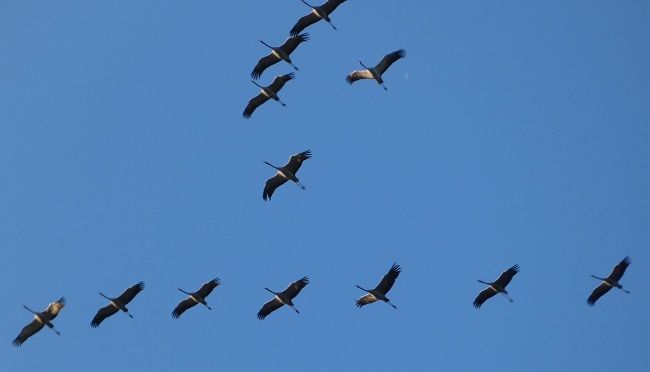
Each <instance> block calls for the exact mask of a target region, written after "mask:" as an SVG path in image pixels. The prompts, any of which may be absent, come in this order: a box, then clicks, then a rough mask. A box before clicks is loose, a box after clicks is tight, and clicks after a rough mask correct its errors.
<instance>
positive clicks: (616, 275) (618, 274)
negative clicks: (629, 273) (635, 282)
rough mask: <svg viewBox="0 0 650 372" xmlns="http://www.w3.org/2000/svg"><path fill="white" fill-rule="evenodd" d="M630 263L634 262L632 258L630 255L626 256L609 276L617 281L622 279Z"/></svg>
mask: <svg viewBox="0 0 650 372" xmlns="http://www.w3.org/2000/svg"><path fill="white" fill-rule="evenodd" d="M630 263H632V260H630V256H625V258H624V259H623V261H621V262H619V264H618V265H616V266H614V270H612V273H611V274H609V277H608V278H610V279H614V280H616V281H617V282H618V281H619V280H621V278H622V277H623V274H625V269H627V267H628V266H630Z"/></svg>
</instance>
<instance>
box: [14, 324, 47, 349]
mask: <svg viewBox="0 0 650 372" xmlns="http://www.w3.org/2000/svg"><path fill="white" fill-rule="evenodd" d="M42 328H43V323H41V322H39V321H38V320H36V319H34V320H32V322H31V323H29V324H28V325H26V326H25V328H23V330H22V331H20V334H19V335H18V337H16V338H15V339H14V340H13V341H12V342H11V343H12V344H13V345H14V346H15V347H19V346H20V345H22V344H23V342H25V340H27V339H28V338H30V337H32V336H33V335H34V334H35V333H36V332H38V331H40V330H41V329H42Z"/></svg>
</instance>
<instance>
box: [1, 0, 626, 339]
mask: <svg viewBox="0 0 650 372" xmlns="http://www.w3.org/2000/svg"><path fill="white" fill-rule="evenodd" d="M300 1H302V2H303V3H305V4H306V5H308V6H309V7H311V8H312V11H311V12H310V13H309V14H307V15H306V16H304V17H301V18H300V19H299V20H298V22H297V23H296V24H295V25H294V26H293V28H292V29H291V31H290V32H289V33H290V37H289V38H287V40H286V41H285V42H284V44H282V45H281V46H279V47H273V46H270V45H268V44H267V43H265V42H264V41H261V40H260V42H261V43H262V44H264V45H265V46H267V47H269V48H270V49H271V53H270V54H268V55H267V56H265V57H262V58H261V59H260V60H259V61H258V63H257V65H256V66H255V68H254V69H253V71H252V73H251V77H252V78H253V79H254V80H251V81H252V82H253V84H255V85H257V86H258V87H259V88H260V89H261V92H260V93H259V94H258V95H257V96H255V97H253V98H252V99H251V100H250V101H249V102H248V105H247V106H246V108H245V109H244V112H243V117H244V118H250V117H251V115H252V114H253V112H254V111H255V109H256V108H257V107H259V106H260V105H262V104H263V103H265V102H266V101H268V100H269V99H273V100H275V101H278V102H279V103H281V104H282V105H283V106H286V105H285V103H283V102H282V101H280V98H279V97H278V92H279V91H280V89H282V87H283V86H284V84H285V83H287V82H288V81H290V80H292V79H293V78H294V77H295V74H294V73H293V72H292V73H289V74H285V75H280V76H276V77H275V79H274V80H273V82H272V83H271V84H270V85H268V86H266V87H263V86H260V85H259V84H257V82H255V80H256V79H259V78H260V77H261V76H262V73H263V72H264V71H265V70H266V69H267V68H268V67H270V66H272V65H274V64H276V63H278V62H280V61H285V62H287V63H288V64H289V65H291V66H292V67H293V68H294V69H295V70H296V71H298V67H296V66H295V65H294V64H293V62H292V61H291V58H290V55H291V53H292V52H293V51H294V50H295V49H296V48H297V47H298V45H300V44H301V43H303V42H306V41H309V34H308V33H301V32H302V31H303V30H304V29H305V28H307V27H308V26H310V25H312V24H314V23H316V22H318V21H320V20H324V21H326V22H327V23H328V24H330V26H332V28H333V29H335V30H336V27H335V26H334V25H333V24H332V22H331V20H330V18H329V15H330V14H331V13H332V12H333V11H334V10H335V9H336V8H337V7H338V6H339V5H341V4H342V3H344V2H345V1H346V0H328V1H326V2H325V3H324V4H322V5H321V6H312V5H309V4H308V3H307V2H305V1H304V0H300ZM405 55H406V52H405V51H404V50H403V49H400V50H398V51H395V52H392V53H389V54H387V55H386V56H384V57H383V58H382V60H381V61H380V62H379V63H378V64H377V65H376V66H374V67H367V66H365V65H364V64H363V63H362V62H361V61H359V63H360V64H361V65H362V66H363V67H364V70H355V71H353V72H351V73H350V74H349V75H348V76H347V77H346V81H347V82H348V83H349V84H352V83H353V82H355V81H357V80H360V79H374V80H376V81H377V83H378V84H379V85H381V86H382V87H383V88H384V89H385V90H387V88H386V86H385V85H384V82H383V80H382V75H383V74H384V72H386V70H387V69H388V68H389V67H390V66H391V65H392V64H393V63H394V62H395V61H397V60H399V59H401V58H404V57H405ZM309 158H311V151H309V150H307V151H304V152H301V153H298V154H294V155H291V157H290V158H289V161H288V162H287V163H286V164H285V165H284V166H282V167H276V166H274V165H272V164H271V163H269V162H266V161H265V162H264V163H265V164H268V165H269V166H271V167H273V168H274V169H276V170H277V173H276V174H275V176H273V177H271V178H269V179H268V180H267V181H266V184H265V186H264V192H263V195H262V197H263V199H264V200H270V199H271V197H272V196H273V193H274V191H275V189H277V188H278V187H280V186H281V185H283V184H284V183H286V182H287V181H289V180H290V181H293V182H294V183H295V184H296V185H298V186H299V187H300V188H302V189H303V190H304V189H305V186H303V185H302V184H301V183H300V181H299V180H298V178H297V177H296V173H297V172H298V169H300V167H301V165H302V163H303V162H304V161H305V160H307V159H309ZM630 263H631V260H630V258H629V257H625V258H624V259H623V260H622V261H621V262H620V263H618V264H617V265H616V266H615V267H614V269H613V271H612V272H611V274H610V275H609V276H608V277H606V278H600V277H597V276H594V275H592V276H593V277H594V278H596V279H599V280H602V283H601V284H600V285H599V286H598V287H596V288H595V289H594V290H593V292H592V293H591V295H590V296H589V298H588V299H587V304H588V305H589V306H593V305H595V303H596V301H597V300H598V299H599V298H600V297H602V296H603V295H604V294H606V293H607V292H608V291H609V290H610V289H611V288H614V287H616V288H619V289H621V290H623V291H625V292H626V293H629V292H628V291H627V290H625V289H623V287H622V286H621V284H620V283H619V281H620V280H621V278H622V277H623V274H624V273H625V270H626V269H627V267H628V266H629V265H630ZM519 269H520V268H519V265H514V266H512V267H510V268H509V269H507V270H505V271H503V272H502V273H501V275H500V276H499V277H498V278H497V279H496V280H495V281H493V282H484V281H481V280H479V282H480V283H483V284H486V285H487V287H486V288H485V289H484V290H482V291H481V292H480V293H479V294H478V295H477V296H476V299H475V300H474V302H473V306H474V307H475V308H480V307H481V306H482V305H483V304H484V303H485V301H487V300H488V299H490V298H491V297H493V296H495V295H497V294H498V293H501V294H502V295H503V296H505V297H506V298H507V299H508V301H510V302H513V300H512V299H511V298H510V297H509V296H508V292H507V291H506V286H507V285H508V284H509V283H510V281H511V280H512V278H513V277H514V276H515V275H516V274H517V273H518V272H519ZM400 272H401V268H400V266H399V265H397V264H396V263H395V264H393V265H392V267H391V268H390V270H389V271H388V273H386V275H384V276H383V278H382V279H381V281H380V282H379V284H377V286H376V287H375V288H374V289H364V288H362V287H361V286H358V285H357V286H356V287H357V288H359V289H361V290H363V291H364V292H366V294H365V295H363V296H361V297H360V298H359V299H357V300H356V305H357V306H358V307H360V308H361V307H363V306H365V305H368V304H371V303H374V302H377V301H383V302H386V303H387V304H389V305H390V306H392V307H393V308H395V309H396V308H397V307H396V306H395V305H393V304H392V303H391V302H390V300H389V299H388V298H387V297H386V294H387V293H388V292H389V291H390V290H391V288H392V287H393V285H394V284H395V280H396V279H397V278H398V276H399V274H400ZM220 284H221V281H220V279H219V278H215V279H212V280H210V281H208V282H206V283H204V284H203V285H202V286H201V288H199V289H198V290H197V291H196V292H191V293H190V292H186V291H184V290H182V289H180V288H178V290H179V291H181V292H183V293H185V294H187V295H188V297H187V298H186V299H184V300H182V301H181V302H179V304H178V305H177V306H176V308H174V310H173V311H172V313H171V315H172V317H173V318H175V319H178V318H179V317H180V316H181V315H182V314H183V313H184V312H185V311H187V310H188V309H190V308H192V307H194V306H195V305H197V304H202V305H203V306H205V307H207V308H208V309H209V310H212V308H211V307H210V306H208V304H207V301H206V298H207V297H208V296H209V295H210V294H211V293H212V291H213V290H214V289H215V288H216V287H217V286H219V285H220ZM307 284H309V278H307V277H306V276H305V277H303V278H301V279H299V280H297V281H295V282H293V283H291V284H289V286H288V287H287V288H286V289H285V290H283V291H282V292H274V291H272V290H270V289H269V288H264V289H265V290H267V291H269V292H271V293H273V295H274V297H273V298H272V299H271V300H269V301H268V302H266V303H265V304H264V305H263V306H262V308H261V309H260V310H259V312H258V313H257V318H259V319H265V318H266V317H267V316H268V315H270V314H271V313H272V312H274V311H275V310H277V309H279V308H281V307H282V306H284V305H287V306H289V307H291V308H292V309H293V310H294V311H295V312H296V313H300V312H299V311H298V309H296V307H295V306H294V304H293V299H294V298H295V297H296V296H298V294H299V293H300V292H301V291H302V289H303V288H305V286H307ZM144 287H145V284H144V282H139V283H137V284H136V285H134V286H132V287H129V288H127V289H126V290H125V291H124V292H123V293H122V294H121V295H120V296H118V297H115V298H111V297H108V296H106V295H104V294H103V293H99V294H100V295H101V296H102V297H104V298H106V299H107V300H109V304H108V305H106V306H105V307H102V308H101V309H99V310H98V311H97V314H96V315H95V316H94V317H93V319H92V321H91V322H90V326H91V327H93V328H97V327H99V325H100V324H101V323H102V322H103V321H104V320H105V319H106V318H108V317H110V316H112V315H114V314H116V313H118V312H119V311H122V312H124V313H125V314H127V315H128V316H129V317H131V318H133V316H132V315H131V314H130V313H129V311H128V309H127V307H126V305H128V304H129V303H130V302H131V301H133V299H134V298H135V297H136V296H137V295H138V293H140V292H141V291H142V290H144ZM65 305H66V300H65V298H64V297H61V298H60V299H59V300H58V301H56V302H53V303H51V304H49V305H48V306H47V308H46V309H45V310H44V311H42V312H36V311H33V310H31V309H30V308H28V307H27V306H25V305H23V307H24V308H25V309H27V310H29V311H30V312H31V313H33V314H34V320H32V322H31V323H29V324H28V325H27V326H25V327H24V328H23V329H22V331H21V332H20V334H19V335H18V336H17V337H16V338H15V339H14V340H13V342H12V344H13V345H14V346H16V347H18V346H20V345H22V344H23V343H24V342H25V341H26V340H27V339H28V338H29V337H31V336H33V335H34V334H36V333H37V332H38V331H40V330H41V329H42V328H43V327H44V326H47V327H48V328H50V329H52V330H53V331H54V332H56V333H57V334H60V333H59V331H57V330H56V329H55V328H54V325H53V324H52V320H54V319H55V318H56V317H57V315H58V314H59V312H60V311H61V309H63V307H65Z"/></svg>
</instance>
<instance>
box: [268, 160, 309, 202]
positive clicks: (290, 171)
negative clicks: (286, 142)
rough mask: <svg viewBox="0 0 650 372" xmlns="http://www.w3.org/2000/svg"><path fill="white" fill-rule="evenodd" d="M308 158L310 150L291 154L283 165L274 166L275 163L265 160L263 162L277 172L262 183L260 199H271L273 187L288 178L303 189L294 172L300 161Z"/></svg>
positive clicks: (275, 187) (280, 184) (300, 163)
mask: <svg viewBox="0 0 650 372" xmlns="http://www.w3.org/2000/svg"><path fill="white" fill-rule="evenodd" d="M309 158H311V151H309V150H307V151H303V152H301V153H299V154H295V155H291V156H290V157H289V162H288V163H287V164H285V165H284V166H283V167H276V166H275V165H273V164H271V163H269V162H267V161H265V162H264V164H267V165H269V166H271V167H273V168H275V169H277V171H278V173H276V174H275V176H273V177H271V178H269V179H268V180H266V184H265V185H264V193H263V194H262V199H264V200H266V199H268V200H271V196H272V195H273V192H275V189H277V188H278V187H280V186H282V185H284V183H285V182H287V181H289V180H291V181H293V182H294V183H295V184H296V185H298V186H299V187H300V188H301V189H303V190H304V189H305V186H303V185H302V184H301V183H300V181H299V180H298V178H297V177H296V173H297V172H298V169H300V166H301V165H302V162H303V161H305V160H307V159H309Z"/></svg>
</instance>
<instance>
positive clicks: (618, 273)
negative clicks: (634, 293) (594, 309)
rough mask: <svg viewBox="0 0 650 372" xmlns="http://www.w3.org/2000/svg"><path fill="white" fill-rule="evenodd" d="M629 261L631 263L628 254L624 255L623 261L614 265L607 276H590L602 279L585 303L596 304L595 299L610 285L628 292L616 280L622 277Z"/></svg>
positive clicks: (606, 290)
mask: <svg viewBox="0 0 650 372" xmlns="http://www.w3.org/2000/svg"><path fill="white" fill-rule="evenodd" d="M630 263H632V260H630V256H625V258H624V259H623V261H621V262H619V263H618V265H616V266H614V270H612V273H611V274H609V276H608V277H607V278H599V277H597V276H595V275H592V277H594V278H596V279H599V280H602V281H603V282H602V283H600V285H599V286H598V287H596V288H594V290H593V292H591V295H590V296H589V298H588V299H587V305H589V306H594V305H595V304H596V301H598V299H599V298H600V297H601V296H603V295H604V294H605V293H607V292H609V290H610V289H612V287H616V288H618V289H620V290H622V291H623V292H625V293H630V292H629V291H627V290H625V289H623V286H622V285H621V284H619V282H618V281H619V280H621V278H622V277H623V274H625V269H627V267H628V266H630Z"/></svg>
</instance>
